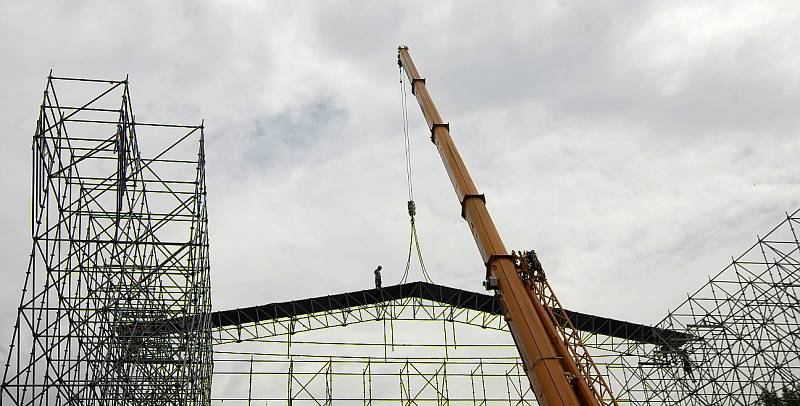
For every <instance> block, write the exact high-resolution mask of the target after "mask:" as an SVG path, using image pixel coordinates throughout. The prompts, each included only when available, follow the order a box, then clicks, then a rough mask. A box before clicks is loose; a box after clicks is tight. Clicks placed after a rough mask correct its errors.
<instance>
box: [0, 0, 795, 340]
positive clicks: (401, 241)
mask: <svg viewBox="0 0 800 406" xmlns="http://www.w3.org/2000/svg"><path fill="white" fill-rule="evenodd" d="M0 4H2V6H0V55H2V60H3V63H2V64H0V72H2V93H0V136H2V140H3V144H2V145H3V146H2V148H0V186H2V191H3V194H2V195H3V199H2V203H1V204H2V208H3V210H2V211H0V227H2V244H0V262H2V264H3V266H2V269H0V275H1V278H2V283H1V284H0V298H2V299H0V304H2V312H0V325H1V326H2V330H0V331H4V332H7V333H6V334H5V336H9V333H8V332H9V328H10V327H11V324H12V319H13V317H14V307H15V306H16V302H17V300H18V296H19V294H20V289H21V287H22V282H23V277H24V272H25V269H26V264H27V253H28V251H29V249H30V244H31V241H30V230H29V226H28V216H29V201H30V200H29V194H30V185H29V176H30V174H29V168H30V163H29V159H30V154H29V148H30V140H31V136H32V135H33V129H34V126H35V120H36V117H37V109H38V106H39V104H40V102H41V91H42V89H43V88H44V85H45V78H46V76H47V73H48V72H49V70H50V69H51V68H52V69H53V70H54V73H55V74H58V75H64V76H84V77H94V78H111V79H121V78H124V77H125V75H126V74H129V75H130V80H131V92H132V97H133V105H134V109H135V110H136V112H137V118H138V119H140V120H142V121H150V122H169V123H191V124H196V123H199V122H200V120H201V119H205V125H206V137H207V145H206V153H207V174H208V189H209V198H208V205H209V213H210V223H209V227H210V234H211V261H212V279H213V295H214V297H213V300H214V307H215V309H220V310H221V309H227V308H231V307H236V306H248V305H255V304H262V303H268V302H273V301H283V300H291V299H296V298H304V297H309V296H315V295H324V294H330V293H339V292H343V291H352V290H359V289H363V288H369V287H370V286H371V285H372V269H373V268H374V267H375V266H376V265H378V264H381V265H383V267H384V284H389V283H394V282H396V281H397V280H398V279H399V278H400V276H401V274H402V268H403V265H404V262H405V255H406V252H405V250H406V247H407V244H408V227H409V224H408V216H407V213H406V177H405V167H404V150H403V132H402V128H403V120H402V113H401V93H400V84H399V75H398V67H397V65H396V49H397V46H398V45H400V44H406V45H408V46H409V47H410V48H411V51H412V56H413V58H414V59H415V62H416V63H417V66H418V68H419V69H420V71H421V73H422V74H423V75H424V76H425V77H427V80H428V85H429V89H430V91H431V93H432V95H433V97H434V100H435V102H436V103H437V105H438V108H439V110H440V112H441V113H442V115H443V116H444V118H445V120H447V121H449V122H450V123H451V129H452V134H453V137H454V139H455V141H456V143H457V145H458V147H459V149H460V151H461V153H462V156H463V158H464V160H465V161H466V163H467V165H468V166H469V168H470V170H471V171H472V176H473V178H474V179H475V181H476V183H477V185H478V188H479V189H480V190H481V192H483V193H485V194H486V196H487V204H488V207H489V210H490V212H491V214H492V216H493V217H494V219H495V222H496V224H497V227H498V229H499V231H500V233H501V235H502V236H503V237H504V239H505V242H506V246H508V247H509V248H514V249H536V250H537V252H539V255H540V258H541V260H542V262H543V264H544V266H545V269H546V270H547V271H548V274H549V276H550V278H551V281H552V283H553V285H554V286H555V288H556V290H557V292H558V293H559V296H560V298H561V300H562V302H563V303H564V304H565V305H566V306H567V307H569V308H572V309H574V310H579V311H584V312H591V313H596V314H601V315H605V316H609V317H615V318H621V319H627V320H631V321H638V322H645V323H654V322H656V321H658V320H659V319H660V318H661V317H663V315H664V314H665V313H666V309H667V308H669V307H670V306H671V307H674V306H676V305H677V304H678V303H680V301H681V300H682V299H683V298H685V296H686V293H687V292H689V291H692V290H694V289H696V288H698V287H699V286H700V284H701V283H702V282H703V281H704V280H707V276H708V275H710V274H713V273H715V272H717V271H718V270H721V269H722V268H723V267H724V266H725V265H726V264H727V263H729V261H730V257H731V256H733V255H738V254H739V253H740V252H742V251H744V249H745V248H747V247H748V246H749V245H750V244H752V242H754V240H755V238H756V234H758V233H761V234H763V233H765V232H766V231H768V230H769V229H771V228H772V226H773V225H774V224H777V223H778V222H779V221H780V219H781V217H783V216H784V215H785V214H784V213H785V212H786V211H793V210H795V209H796V208H797V207H798V205H799V204H800V173H799V172H798V171H797V164H796V163H797V159H796V157H797V155H798V153H800V138H798V130H799V129H800V128H799V126H798V124H799V123H798V118H797V117H798V115H797V113H796V110H797V109H798V106H800V79H799V78H800V74H799V73H800V29H798V27H800V7H798V4H797V3H796V2H784V3H783V4H781V3H779V2H770V3H769V4H767V2H752V3H750V4H744V5H738V6H733V5H732V3H730V2H720V3H713V2H708V3H705V2H704V3H703V5H702V6H700V5H698V3H697V2H666V3H665V2H652V3H651V2H643V1H642V2H619V3H609V2H569V1H562V2H516V3H512V2H509V3H498V2H464V1H458V2H437V3H435V4H433V3H431V2H422V1H421V2H414V1H405V2H397V3H388V2H369V3H367V2H364V3H356V2H297V1H291V2H222V1H220V2H188V1H187V2H144V3H141V4H137V5H136V6H133V5H129V4H122V3H108V2H81V3H73V2H70V3H52V4H47V5H44V4H41V3H38V2H37V3H35V4H28V3H24V4H23V3H19V2H11V1H2V2H1V3H0ZM408 106H409V125H410V131H411V136H412V155H413V165H414V173H413V175H414V188H415V198H416V202H417V207H418V220H417V221H418V229H419V230H418V231H419V233H420V237H421V239H422V248H423V254H424V258H425V261H426V265H427V268H428V270H429V272H430V273H431V276H432V277H433V279H434V281H435V282H437V283H441V284H446V285H451V286H455V287H459V288H463V289H468V290H475V291H477V290H480V288H481V286H480V283H481V280H482V275H483V272H484V271H483V265H482V263H481V259H480V256H479V255H478V251H477V249H476V248H475V246H474V242H473V241H472V239H471V236H470V233H469V231H468V228H467V225H466V223H465V222H464V221H463V220H462V219H461V218H460V216H459V213H460V208H459V205H458V202H457V200H456V198H455V195H454V193H453V191H452V187H451V186H450V184H449V180H448V178H447V175H446V173H445V171H444V168H443V166H442V163H441V161H440V159H439V157H438V155H437V152H436V149H435V148H434V147H433V145H432V144H431V143H430V141H429V140H428V136H429V134H428V132H427V130H426V128H425V126H424V120H423V119H422V115H421V113H420V112H419V109H418V108H417V106H416V104H415V102H414V100H413V98H412V99H409V105H408ZM420 278H421V275H420V273H419V270H418V269H416V268H415V269H414V270H413V271H412V279H420Z"/></svg>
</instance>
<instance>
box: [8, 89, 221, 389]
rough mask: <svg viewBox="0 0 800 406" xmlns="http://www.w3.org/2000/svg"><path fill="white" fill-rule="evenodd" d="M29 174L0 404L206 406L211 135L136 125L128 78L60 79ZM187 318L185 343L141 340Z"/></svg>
mask: <svg viewBox="0 0 800 406" xmlns="http://www.w3.org/2000/svg"><path fill="white" fill-rule="evenodd" d="M142 140H145V141H144V142H142ZM142 144H145V145H142ZM32 163H33V167H32V207H31V209H32V210H31V238H32V240H33V247H32V249H31V253H30V261H29V265H28V270H27V273H26V274H25V285H24V287H23V290H22V295H21V299H20V303H19V308H18V313H17V318H16V322H15V324H14V333H13V338H12V340H11V344H10V346H9V352H8V357H7V362H6V366H5V372H4V374H3V380H2V399H1V400H0V404H8V405H12V404H13V405H60V404H115V405H116V404H137V405H150V404H153V405H155V404H159V405H165V404H169V405H205V404H207V403H208V399H209V396H210V388H211V371H212V362H211V361H212V347H211V336H210V329H209V327H210V324H209V319H208V317H207V315H208V313H209V312H210V310H211V296H210V294H211V292H210V281H209V264H208V233H207V214H206V189H205V169H204V152H203V126H202V125H192V126H184V125H165V124H154V123H147V122H140V121H137V120H136V118H135V115H134V113H133V108H132V105H131V97H130V92H129V88H128V80H127V78H126V79H125V80H92V79H79V78H65V77H55V76H52V74H51V75H50V76H49V77H48V79H47V86H46V89H45V91H44V98H43V101H42V105H41V108H40V111H39V118H38V120H37V124H36V129H35V132H34V136H33V146H32ZM187 315H198V317H195V318H193V321H192V323H191V324H189V325H184V326H182V327H183V330H182V333H181V334H177V335H161V334H157V333H154V332H150V331H148V330H147V329H141V328H138V326H140V325H144V324H148V323H152V322H153V321H154V320H170V319H174V318H176V317H181V316H187Z"/></svg>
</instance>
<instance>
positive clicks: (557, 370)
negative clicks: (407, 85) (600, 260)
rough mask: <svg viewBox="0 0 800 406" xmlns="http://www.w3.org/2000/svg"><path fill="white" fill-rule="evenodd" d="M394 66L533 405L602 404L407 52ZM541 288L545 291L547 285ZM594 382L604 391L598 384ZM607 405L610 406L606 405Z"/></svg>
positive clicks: (404, 50)
mask: <svg viewBox="0 0 800 406" xmlns="http://www.w3.org/2000/svg"><path fill="white" fill-rule="evenodd" d="M398 63H399V64H400V66H401V68H403V69H404V70H405V72H406V75H407V76H408V80H409V81H410V82H411V91H412V93H413V94H414V96H415V97H416V99H417V101H418V103H419V106H420V108H421V109H422V114H423V115H424V116H425V121H426V122H427V123H428V128H429V129H430V131H431V141H433V143H434V144H435V145H436V148H437V149H438V150H439V155H440V156H441V158H442V162H444V166H445V168H446V169H447V174H448V175H449V177H450V181H451V182H452V184H453V188H454V189H455V192H456V195H457V197H458V201H459V202H460V203H461V216H462V217H463V218H464V219H465V220H466V221H467V224H469V228H470V230H471V231H472V236H473V238H474V239H475V243H476V244H477V245H478V250H479V251H480V254H481V257H482V258H483V262H484V264H485V265H486V272H487V275H486V276H487V283H488V284H490V285H494V284H495V283H496V289H497V290H496V292H497V294H498V295H499V298H500V303H501V305H502V309H503V313H504V316H505V318H506V321H507V323H508V326H509V329H510V330H511V335H512V337H513V338H514V342H515V344H516V346H517V349H518V350H519V354H520V357H521V358H522V362H523V364H524V366H525V372H526V374H527V376H528V379H529V380H530V383H531V388H532V389H533V392H534V394H535V396H536V399H537V400H538V401H539V403H540V404H541V405H543V406H567V405H569V406H572V405H580V406H589V405H600V404H604V403H603V401H602V396H598V391H597V390H596V389H594V388H593V387H592V386H593V385H592V383H591V382H597V379H598V377H594V378H592V377H589V376H587V373H586V372H585V369H584V370H582V368H580V367H579V365H580V364H581V362H584V363H585V362H586V358H583V359H575V358H576V355H575V352H574V351H571V349H570V348H569V343H568V342H567V341H568V340H565V338H564V335H563V334H561V335H560V334H559V331H561V332H562V333H563V331H564V330H563V329H562V330H559V327H558V326H557V325H556V324H555V323H554V321H553V318H554V317H553V316H552V313H548V308H547V307H546V306H545V305H544V303H547V301H546V300H540V299H541V298H539V297H537V291H534V290H533V289H531V287H530V286H531V285H529V284H528V285H526V283H525V282H524V281H523V279H522V278H521V277H520V273H519V272H520V270H519V267H520V261H519V257H518V256H514V255H510V254H509V252H508V251H507V250H506V247H505V246H504V245H503V241H502V239H501V238H500V234H499V233H498V232H497V228H495V225H494V222H493V221H492V218H491V217H490V216H489V212H488V211H487V209H486V199H485V198H484V195H482V194H480V193H479V192H478V189H477V188H476V187H475V183H474V182H473V181H472V178H471V177H470V175H469V172H468V171H467V167H466V165H465V164H464V161H463V160H462V159H461V155H460V154H459V153H458V149H456V146H455V144H454V143H453V139H452V138H451V137H450V128H449V125H448V124H447V123H446V122H444V121H443V120H442V117H441V116H440V115H439V111H438V110H437V109H436V106H435V105H434V104H433V100H432V99H431V96H430V94H429V93H428V90H427V88H426V86H425V79H423V78H422V77H421V76H420V74H419V72H418V71H417V68H416V66H415V65H414V62H413V61H412V60H411V55H410V54H409V51H408V47H405V46H401V47H399V49H398ZM488 287H489V286H488V285H487V288H488ZM547 288H548V289H549V285H547ZM553 298H554V296H553ZM586 357H588V354H587V355H586ZM588 362H589V363H590V364H591V366H592V367H594V368H595V370H596V366H595V365H594V364H593V363H592V362H591V358H588ZM600 382H601V383H602V385H605V383H604V382H602V378H600ZM605 388H606V389H607V386H605ZM608 393H610V391H608ZM613 403H614V402H613V400H612V401H611V404H613Z"/></svg>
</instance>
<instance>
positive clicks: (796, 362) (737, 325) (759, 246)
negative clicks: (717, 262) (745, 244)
mask: <svg viewBox="0 0 800 406" xmlns="http://www.w3.org/2000/svg"><path fill="white" fill-rule="evenodd" d="M798 226H800V210H797V211H794V212H793V213H791V214H788V213H787V214H786V218H785V219H784V220H783V221H782V222H780V224H778V225H777V226H776V227H775V228H773V229H772V230H771V231H769V232H768V233H767V234H766V235H765V236H763V237H758V238H757V241H756V243H755V244H753V246H751V247H750V248H749V249H748V250H746V251H745V252H744V253H743V254H742V255H740V256H739V257H738V258H733V259H732V261H731V264H730V265H728V266H727V267H726V268H725V269H723V270H722V271H721V272H719V273H718V274H716V275H715V276H713V277H712V278H709V281H708V282H707V283H706V284H705V285H703V286H702V287H701V288H700V289H698V290H697V291H696V292H695V293H693V294H691V295H689V296H688V298H687V299H686V300H685V301H684V302H683V303H681V304H680V305H679V306H678V307H677V308H676V309H675V310H672V311H670V312H669V313H668V314H667V316H666V317H665V318H664V319H663V320H661V322H659V323H658V324H657V326H658V327H659V328H662V329H669V330H676V331H680V332H684V333H686V334H689V335H691V336H695V337H696V338H695V339H692V340H689V341H687V342H685V343H683V344H682V345H679V346H678V345H670V344H668V343H665V344H663V345H656V346H653V345H647V344H642V343H636V344H633V345H631V343H626V344H623V345H621V346H617V347H616V348H613V349H614V350H615V351H616V352H618V353H619V355H618V356H617V357H616V358H615V359H614V360H613V361H612V362H613V363H616V364H618V365H619V368H618V371H619V373H617V374H616V381H617V383H618V386H619V387H621V388H623V390H622V391H618V392H617V393H619V394H620V396H625V397H629V398H630V399H631V400H632V402H633V403H634V404H657V405H754V404H759V403H758V402H759V399H760V397H761V396H762V395H763V394H764V393H770V392H774V393H781V392H784V391H786V390H792V391H795V392H796V391H797V390H798V385H800V243H799V242H798Z"/></svg>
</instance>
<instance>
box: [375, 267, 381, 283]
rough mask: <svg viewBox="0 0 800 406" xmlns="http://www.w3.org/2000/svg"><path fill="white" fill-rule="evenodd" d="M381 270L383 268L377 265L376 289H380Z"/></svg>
mask: <svg viewBox="0 0 800 406" xmlns="http://www.w3.org/2000/svg"><path fill="white" fill-rule="evenodd" d="M381 269H383V267H381V266H380V265H378V267H377V268H375V288H376V289H380V288H381Z"/></svg>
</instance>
